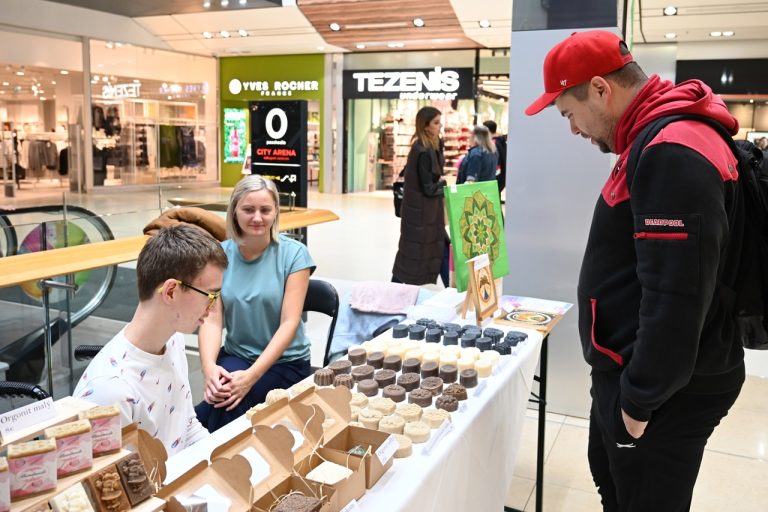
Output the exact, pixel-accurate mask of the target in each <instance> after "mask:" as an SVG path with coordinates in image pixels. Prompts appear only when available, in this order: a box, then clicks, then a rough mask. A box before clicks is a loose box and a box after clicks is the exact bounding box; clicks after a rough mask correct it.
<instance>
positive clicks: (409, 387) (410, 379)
mask: <svg viewBox="0 0 768 512" xmlns="http://www.w3.org/2000/svg"><path fill="white" fill-rule="evenodd" d="M420 383H421V377H419V374H418V373H403V374H402V375H400V376H399V377H398V378H397V385H398V386H401V387H403V388H404V389H405V390H406V391H413V390H414V389H416V388H418V387H419V384H420Z"/></svg>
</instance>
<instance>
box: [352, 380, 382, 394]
mask: <svg viewBox="0 0 768 512" xmlns="http://www.w3.org/2000/svg"><path fill="white" fill-rule="evenodd" d="M357 391H359V392H360V393H362V394H364V395H365V396H376V395H378V394H379V384H378V383H377V382H376V381H375V380H373V379H365V380H361V381H359V382H358V383H357Z"/></svg>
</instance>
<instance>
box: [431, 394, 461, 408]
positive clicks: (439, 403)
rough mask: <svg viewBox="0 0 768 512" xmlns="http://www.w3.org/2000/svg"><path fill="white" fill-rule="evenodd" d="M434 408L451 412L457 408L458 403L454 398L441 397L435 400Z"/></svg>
mask: <svg viewBox="0 0 768 512" xmlns="http://www.w3.org/2000/svg"><path fill="white" fill-rule="evenodd" d="M435 407H437V408H438V409H443V410H444V411H448V412H453V411H455V410H456V409H458V408H459V401H458V400H456V398H455V397H452V396H449V395H443V396H439V397H437V400H435Z"/></svg>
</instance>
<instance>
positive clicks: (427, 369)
mask: <svg viewBox="0 0 768 512" xmlns="http://www.w3.org/2000/svg"><path fill="white" fill-rule="evenodd" d="M439 374H440V370H439V365H438V364H437V361H426V362H424V363H422V364H421V377H422V378H426V377H437V376H438V375H439Z"/></svg>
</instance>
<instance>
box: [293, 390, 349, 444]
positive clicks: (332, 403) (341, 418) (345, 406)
mask: <svg viewBox="0 0 768 512" xmlns="http://www.w3.org/2000/svg"><path fill="white" fill-rule="evenodd" d="M350 400H352V392H351V391H350V390H349V388H347V387H344V386H338V387H334V388H315V387H312V388H309V389H307V390H305V391H303V392H301V393H299V394H298V395H296V396H295V397H293V399H291V402H292V403H301V404H305V405H315V406H317V407H319V408H320V409H321V410H322V411H323V413H324V414H325V419H326V420H328V419H332V420H333V424H332V425H330V426H329V427H328V428H326V429H324V431H323V437H324V438H325V439H331V438H333V437H336V436H337V435H338V434H339V432H341V431H342V430H344V429H345V428H346V426H347V425H348V424H349V422H350V420H351V418H352V410H351V408H350V406H349V401H350Z"/></svg>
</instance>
